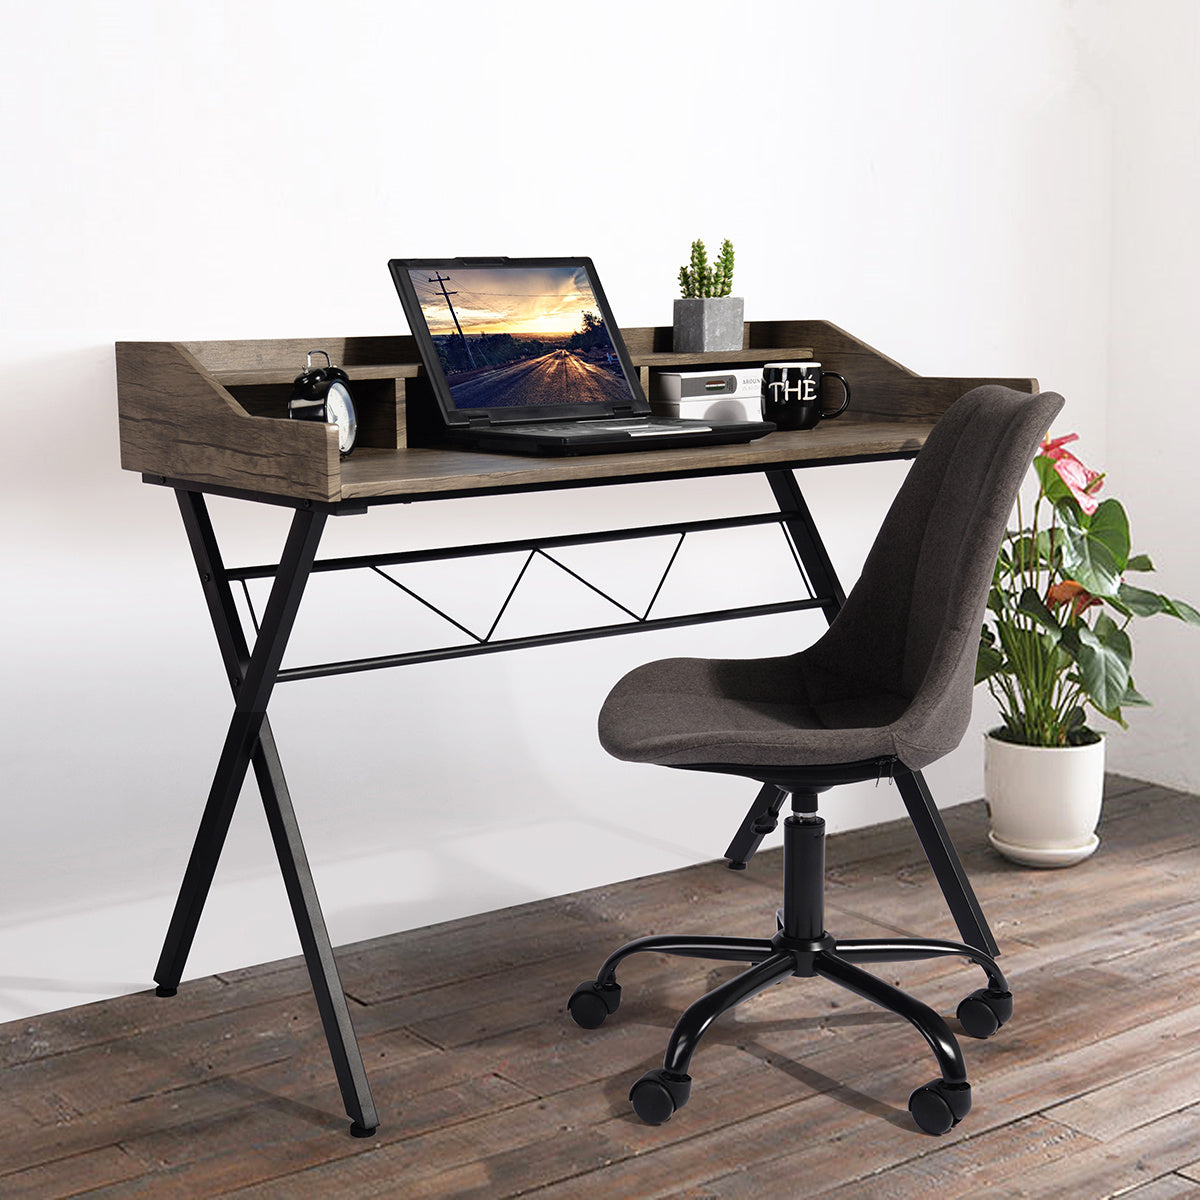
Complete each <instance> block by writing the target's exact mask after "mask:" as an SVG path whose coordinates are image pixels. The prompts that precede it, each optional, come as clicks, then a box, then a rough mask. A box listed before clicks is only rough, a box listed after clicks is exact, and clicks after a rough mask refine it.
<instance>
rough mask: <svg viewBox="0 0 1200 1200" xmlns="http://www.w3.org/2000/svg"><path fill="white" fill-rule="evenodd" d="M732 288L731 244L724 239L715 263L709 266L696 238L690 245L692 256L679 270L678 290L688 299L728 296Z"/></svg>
mask: <svg viewBox="0 0 1200 1200" xmlns="http://www.w3.org/2000/svg"><path fill="white" fill-rule="evenodd" d="M732 287H733V243H732V242H731V241H730V240H729V239H728V238H726V239H725V240H724V241H723V242H722V243H721V252H720V253H719V254H718V255H717V261H716V262H714V263H712V264H711V265H710V264H709V261H708V251H707V250H705V248H704V243H703V242H702V241H701V240H700V239H699V238H697V239H696V240H695V241H694V242H693V243H692V255H691V258H690V260H689V261H688V264H687V266H683V267H680V268H679V288H680V291H681V292H682V294H683V296H684V297H685V298H688V299H692V298H696V297H702V296H728V295H729V292H730V289H731V288H732Z"/></svg>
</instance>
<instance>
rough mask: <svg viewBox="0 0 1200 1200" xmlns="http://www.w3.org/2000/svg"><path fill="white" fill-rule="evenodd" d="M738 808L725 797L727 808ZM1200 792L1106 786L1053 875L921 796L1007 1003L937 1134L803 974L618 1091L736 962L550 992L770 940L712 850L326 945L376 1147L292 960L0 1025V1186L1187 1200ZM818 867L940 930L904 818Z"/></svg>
mask: <svg viewBox="0 0 1200 1200" xmlns="http://www.w3.org/2000/svg"><path fill="white" fill-rule="evenodd" d="M744 803H745V796H744V795H743V794H742V789H737V788H735V789H734V791H733V793H731V797H730V820H731V822H736V820H737V819H738V818H739V817H740V816H741V811H742V808H743V807H744ZM835 803H836V793H834V794H831V796H830V797H828V798H826V806H827V807H830V806H832V805H833V804H835ZM1198 811H1200V800H1198V799H1197V798H1196V797H1194V796H1190V795H1186V794H1183V793H1180V792H1176V791H1172V790H1169V789H1166V788H1161V787H1156V786H1151V785H1148V784H1140V783H1138V782H1136V781H1134V780H1131V779H1124V778H1120V777H1116V776H1110V777H1109V779H1108V786H1107V796H1106V800H1105V809H1104V819H1103V822H1102V824H1101V828H1100V836H1101V839H1102V840H1101V846H1100V849H1099V851H1098V852H1097V853H1096V855H1095V856H1094V857H1093V858H1091V859H1089V860H1087V862H1085V863H1083V864H1080V865H1079V866H1077V867H1073V868H1070V869H1068V870H1061V871H1033V870H1025V869H1022V868H1019V867H1016V866H1014V865H1013V864H1011V863H1008V862H1006V861H1005V860H1003V859H1001V858H999V857H998V856H997V855H996V854H995V853H994V851H992V850H991V849H990V847H989V846H988V845H987V841H986V828H987V819H986V815H985V813H984V811H983V806H982V803H981V802H975V803H971V804H965V805H961V806H959V807H957V808H953V809H950V810H947V811H946V812H945V813H944V817H945V820H946V823H947V826H948V828H949V830H950V833H951V835H952V837H953V838H954V841H955V843H956V845H957V846H958V848H959V851H960V853H961V855H962V858H963V861H964V864H965V866H966V869H967V872H968V874H969V875H970V877H971V880H972V882H973V884H974V887H975V888H976V890H977V892H978V894H979V897H980V900H981V902H982V904H983V908H984V911H985V912H986V913H987V915H988V918H989V920H990V922H991V924H992V927H993V930H994V932H995V934H996V937H997V939H998V941H999V942H1000V946H1001V949H1002V951H1003V956H1002V958H1001V960H1000V961H1001V964H1002V966H1003V967H1004V970H1005V972H1006V973H1007V975H1008V978H1009V980H1010V983H1011V985H1012V988H1013V993H1014V996H1015V1002H1016V1003H1015V1012H1014V1015H1013V1018H1012V1020H1011V1022H1010V1023H1009V1024H1008V1025H1006V1026H1005V1027H1004V1029H1003V1030H1001V1031H1000V1033H999V1034H997V1035H996V1036H995V1037H993V1038H991V1039H989V1040H988V1041H983V1042H980V1041H975V1040H973V1039H971V1038H966V1037H963V1038H962V1043H963V1053H964V1055H965V1057H966V1061H967V1067H968V1072H969V1075H970V1079H971V1082H972V1087H973V1108H972V1111H971V1113H970V1114H969V1116H968V1117H967V1118H966V1120H964V1121H963V1122H962V1124H961V1125H959V1126H958V1127H957V1128H956V1129H954V1130H953V1131H952V1132H951V1133H949V1134H947V1135H946V1136H944V1137H941V1138H932V1137H928V1136H926V1135H923V1134H921V1133H919V1132H917V1131H916V1129H915V1128H914V1126H913V1125H912V1124H911V1121H910V1118H909V1115H908V1113H907V1111H906V1109H905V1105H906V1103H907V1098H908V1095H909V1092H910V1091H911V1090H912V1088H913V1087H915V1086H917V1085H918V1084H919V1083H922V1082H924V1081H925V1080H926V1079H928V1078H930V1077H932V1075H933V1074H934V1067H933V1060H932V1056H931V1055H930V1054H929V1051H928V1048H927V1047H926V1046H925V1044H924V1042H923V1041H922V1040H921V1038H920V1037H919V1036H918V1035H917V1034H916V1033H915V1032H914V1031H913V1030H912V1028H911V1027H910V1026H908V1025H907V1024H906V1023H905V1022H904V1021H902V1020H900V1019H898V1018H895V1017H892V1016H889V1015H888V1014H885V1013H882V1012H880V1011H878V1010H876V1009H874V1008H873V1007H872V1006H871V1005H869V1004H867V1003H866V1002H865V1001H860V1000H858V999H857V998H855V997H853V996H851V995H849V994H848V993H845V992H841V991H839V990H838V989H835V988H833V987H831V986H830V985H827V984H825V983H824V982H823V981H822V980H819V979H793V980H788V981H786V982H785V983H783V984H781V985H779V986H778V987H775V988H772V989H770V990H769V991H767V992H764V993H763V994H762V995H760V996H758V997H756V998H755V999H754V1000H753V1001H751V1002H750V1003H748V1004H746V1005H743V1006H742V1007H740V1008H739V1009H738V1010H737V1011H736V1013H734V1014H727V1015H726V1016H725V1017H723V1018H721V1019H720V1020H719V1021H718V1022H717V1023H716V1024H715V1025H714V1026H713V1028H712V1029H711V1030H710V1031H709V1033H708V1034H707V1035H706V1037H705V1040H704V1042H703V1044H702V1045H701V1047H700V1049H699V1051H698V1052H697V1054H696V1057H695V1059H694V1060H693V1063H692V1075H693V1077H694V1079H695V1083H694V1085H693V1089H692V1096H691V1100H690V1102H689V1104H688V1106H687V1107H686V1108H685V1109H684V1110H683V1111H682V1112H680V1113H678V1114H676V1115H675V1117H673V1118H672V1119H671V1121H669V1122H668V1123H667V1124H666V1125H662V1126H658V1127H650V1126H646V1125H643V1124H641V1123H640V1122H639V1121H638V1120H637V1119H636V1118H635V1117H634V1116H633V1115H632V1113H631V1110H630V1106H629V1103H628V1100H627V1098H626V1093H627V1091H628V1088H629V1085H630V1083H631V1082H632V1081H633V1080H634V1079H636V1078H637V1077H638V1076H639V1075H641V1074H642V1072H644V1071H646V1070H647V1069H648V1068H650V1067H652V1066H656V1065H658V1064H659V1063H661V1061H662V1054H663V1050H664V1047H665V1045H666V1039H667V1037H668V1034H669V1032H670V1028H671V1025H672V1024H673V1022H674V1020H675V1019H676V1017H677V1016H678V1015H679V1013H680V1012H681V1011H682V1010H683V1008H684V1007H686V1006H687V1005H688V1004H689V1003H690V1002H691V1001H692V1000H694V999H695V998H696V997H697V996H698V995H699V994H700V993H701V991H703V990H704V989H705V988H708V987H711V986H714V985H715V984H716V983H719V982H720V981H722V980H724V979H726V978H728V977H729V975H730V974H731V973H733V971H734V970H736V968H735V967H734V966H732V965H730V964H715V963H703V962H700V961H697V960H688V959H668V958H666V957H660V956H650V955H639V956H638V957H637V958H636V959H632V960H630V961H629V962H628V963H626V964H625V965H624V966H623V969H622V984H623V989H624V990H623V994H622V1002H621V1008H620V1011H619V1012H618V1013H617V1014H616V1015H615V1016H614V1017H612V1018H610V1019H609V1021H608V1022H606V1024H605V1025H604V1026H603V1027H602V1028H600V1029H598V1030H594V1031H590V1032H589V1031H585V1030H582V1029H579V1028H578V1027H577V1026H575V1025H574V1023H573V1022H572V1021H571V1019H570V1018H569V1016H568V1015H567V1014H566V1011H565V1005H566V1000H567V997H568V996H569V995H570V993H571V990H572V988H574V986H575V984H576V983H578V982H579V981H580V980H581V979H584V978H586V977H588V976H589V975H591V974H592V973H593V972H594V971H595V970H596V969H597V967H598V965H599V963H600V962H601V961H602V960H603V958H604V957H605V956H606V955H607V954H608V952H609V951H610V950H612V949H613V948H615V947H616V946H617V945H619V944H621V943H622V942H623V941H625V940H626V939H628V938H632V937H637V936H640V935H643V934H647V933H651V932H659V933H661V932H670V931H680V932H682V931H684V930H690V931H708V932H714V933H725V934H734V935H740V936H765V934H767V933H769V932H770V931H771V930H773V928H774V910H775V908H776V906H777V905H778V904H779V897H780V878H779V872H780V854H779V851H778V850H768V851H765V852H763V853H761V854H760V855H758V856H757V857H756V858H755V859H754V861H753V862H752V863H751V865H750V868H749V870H747V871H745V872H738V873H735V872H731V871H728V870H726V869H725V867H724V866H723V865H722V864H721V863H720V862H712V863H705V864H701V865H699V866H695V867H689V868H687V869H684V870H680V871H673V872H669V873H666V874H661V875H653V876H647V877H644V878H641V879H634V880H629V881H627V882H623V883H617V884H613V885H609V886H605V887H600V888H595V889H592V890H590V891H585V892H579V893H576V894H574V895H569V896H561V897H557V898H554V899H549V900H543V901H538V902H536V903H533V904H525V905H520V906H518V907H516V908H510V909H506V910H504V911H502V912H494V913H484V914H481V915H479V916H474V917H467V918H463V919H461V920H456V921H451V922H447V923H446V924H443V925H438V926H433V927H429V928H425V929H416V930H411V931H408V932H405V933H399V934H395V935H393V936H390V937H384V938H379V939H376V940H374V941H371V942H365V943H361V944H357V945H351V946H345V947H343V948H342V949H341V950H340V951H339V952H338V959H339V964H340V968H341V973H342V978H343V981H344V982H345V985H346V988H347V992H348V994H349V996H350V998H351V1008H352V1012H353V1017H354V1021H355V1026H356V1028H357V1030H358V1033H359V1036H360V1039H361V1042H362V1048H363V1055H364V1059H365V1061H366V1064H367V1069H368V1072H369V1074H370V1079H371V1085H372V1089H373V1092H374V1095H375V1099H376V1103H377V1104H378V1107H379V1110H380V1117H381V1121H382V1124H381V1126H380V1129H379V1132H378V1134H377V1135H376V1136H375V1137H374V1138H372V1139H370V1140H368V1141H358V1140H356V1139H354V1138H351V1137H350V1136H349V1135H348V1133H347V1122H346V1118H345V1117H344V1116H343V1114H342V1112H341V1107H340V1101H339V1095H338V1090H337V1085H336V1083H335V1082H334V1078H333V1072H332V1068H331V1066H330V1063H329V1056H328V1051H327V1049H326V1047H325V1043H324V1039H323V1036H322V1033H321V1027H320V1021H319V1018H318V1014H317V1011H316V1004H315V1002H314V1000H313V998H312V995H311V993H310V992H309V990H308V982H307V975H306V972H305V969H304V965H303V961H302V960H301V959H300V958H298V957H297V958H294V959H286V960H283V961H281V962H276V963H268V964H265V965H263V966H258V967H252V968H247V969H244V970H238V971H231V972H229V973H227V974H224V975H220V976H212V977H207V978H203V979H197V980H192V981H189V982H185V983H184V984H183V986H182V987H181V988H180V990H179V994H178V996H176V997H174V998H172V999H159V998H158V997H156V996H155V995H154V994H153V992H152V991H146V992H143V993H139V994H136V995H131V996H125V997H121V998H119V999H116V1000H108V1001H104V1002H102V1003H99V1004H90V1005H85V1006H82V1007H79V1008H74V1009H66V1010H64V1011H62V1012H57V1013H50V1014H47V1015H46V1016H40V1017H33V1018H29V1019H26V1020H22V1021H14V1022H11V1023H10V1024H8V1025H4V1026H0V1071H2V1075H0V1078H3V1081H4V1087H3V1091H2V1092H0V1115H2V1116H3V1120H2V1121H0V1195H2V1196H4V1197H6V1198H7V1197H16V1196H22V1197H26V1196H27V1197H37V1198H38V1200H44V1198H47V1197H58V1196H68V1195H76V1194H78V1193H80V1192H84V1191H87V1190H88V1189H103V1190H100V1191H99V1192H98V1194H100V1195H104V1196H106V1197H125V1196H138V1197H141V1196H153V1197H156V1198H157V1197H162V1196H167V1197H195V1196H214V1195H223V1194H226V1193H227V1192H231V1191H234V1190H237V1189H246V1190H245V1191H244V1192H239V1195H247V1196H254V1197H289V1198H290V1197H321V1198H327V1197H330V1196H336V1197H338V1198H339V1200H341V1198H343V1197H349V1198H354V1197H368V1196H372V1197H374V1196H389V1197H390V1196H403V1197H406V1198H407V1197H415V1196H426V1197H444V1198H451V1197H453V1198H455V1200H458V1198H463V1197H478V1198H480V1200H483V1198H486V1200H500V1198H503V1197H508V1196H516V1195H522V1196H538V1197H564V1198H565V1197H571V1198H577V1197H591V1196H621V1197H638V1198H639V1200H640V1198H641V1197H655V1196H687V1197H694V1198H699V1197H755V1198H762V1197H780V1198H787V1200H791V1198H793V1197H796V1196H805V1197H810V1196H813V1197H815V1196H822V1197H824V1196H838V1197H870V1198H871V1200H875V1198H876V1197H882V1198H884V1200H893V1198H896V1200H900V1198H909V1197H911V1198H913V1200H917V1198H920V1200H925V1198H926V1197H929V1196H934V1195H936V1196H939V1197H941V1196H946V1197H968V1196H970V1197H974V1196H989V1197H1007V1196H1013V1197H1016V1196H1022V1197H1046V1198H1047V1200H1049V1198H1053V1200H1061V1198H1062V1197H1070V1198H1071V1200H1099V1198H1100V1197H1108V1196H1113V1195H1116V1194H1121V1195H1130V1196H1134V1197H1139V1196H1140V1197H1144V1198H1145V1200H1156V1198H1161V1197H1182V1196H1195V1195H1196V1194H1197V1192H1198V1191H1200V1082H1198V1081H1200V1070H1198V1068H1200V992H1198V990H1197V985H1198V984H1200V894H1198V893H1197V890H1196V884H1195V881H1196V879H1197V878H1198V877H1200V822H1197V820H1196V815H1197V812H1198ZM827 874H828V900H827V906H826V912H827V924H828V926H829V928H830V930H831V931H832V932H833V933H834V934H835V935H839V936H843V937H870V936H891V935H897V934H899V935H915V936H929V937H953V936H954V926H953V922H952V921H951V918H950V916H949V913H948V912H947V911H946V907H945V903H944V901H943V900H942V897H941V894H940V892H939V891H938V889H937V886H936V884H935V882H934V880H933V878H932V874H931V872H930V871H929V868H928V866H927V864H926V863H925V860H924V857H923V855H922V853H921V850H920V846H919V844H918V842H917V840H916V837H915V835H914V834H913V832H912V830H911V827H910V826H909V825H908V824H907V822H893V823H891V824H887V825H880V826H875V827H872V828H870V829H864V830H858V831H855V832H851V833H841V834H835V835H833V836H831V837H830V839H829V844H828V872H827ZM147 949H148V952H149V953H152V952H153V949H154V948H153V947H148V948H147ZM875 970H876V971H877V973H879V974H881V975H883V976H884V977H885V978H888V979H890V980H891V981H893V982H896V983H899V984H900V986H903V987H905V988H907V989H909V990H910V991H912V992H913V993H914V994H916V995H917V996H918V997H919V998H921V999H922V1000H924V1001H925V1002H926V1003H928V1004H931V1005H932V1006H934V1007H935V1008H936V1009H938V1010H939V1011H941V1012H943V1013H946V1014H947V1015H948V1021H949V1023H950V1025H951V1027H952V1028H953V1029H955V1030H957V1029H958V1025H957V1022H956V1021H954V1019H953V1017H952V1016H950V1015H949V1014H952V1013H953V1012H954V1008H955V1005H956V1004H957V1002H958V1001H959V1000H960V999H961V998H962V996H964V995H965V994H966V993H967V992H968V991H970V990H971V989H973V988H975V987H976V986H980V985H981V983H982V977H981V976H980V974H979V972H978V971H976V970H974V969H973V968H971V967H969V966H963V965H955V964H951V963H947V962H946V961H930V962H924V963H909V964H901V963H896V964H887V965H883V966H879V967H876V968H875Z"/></svg>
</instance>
